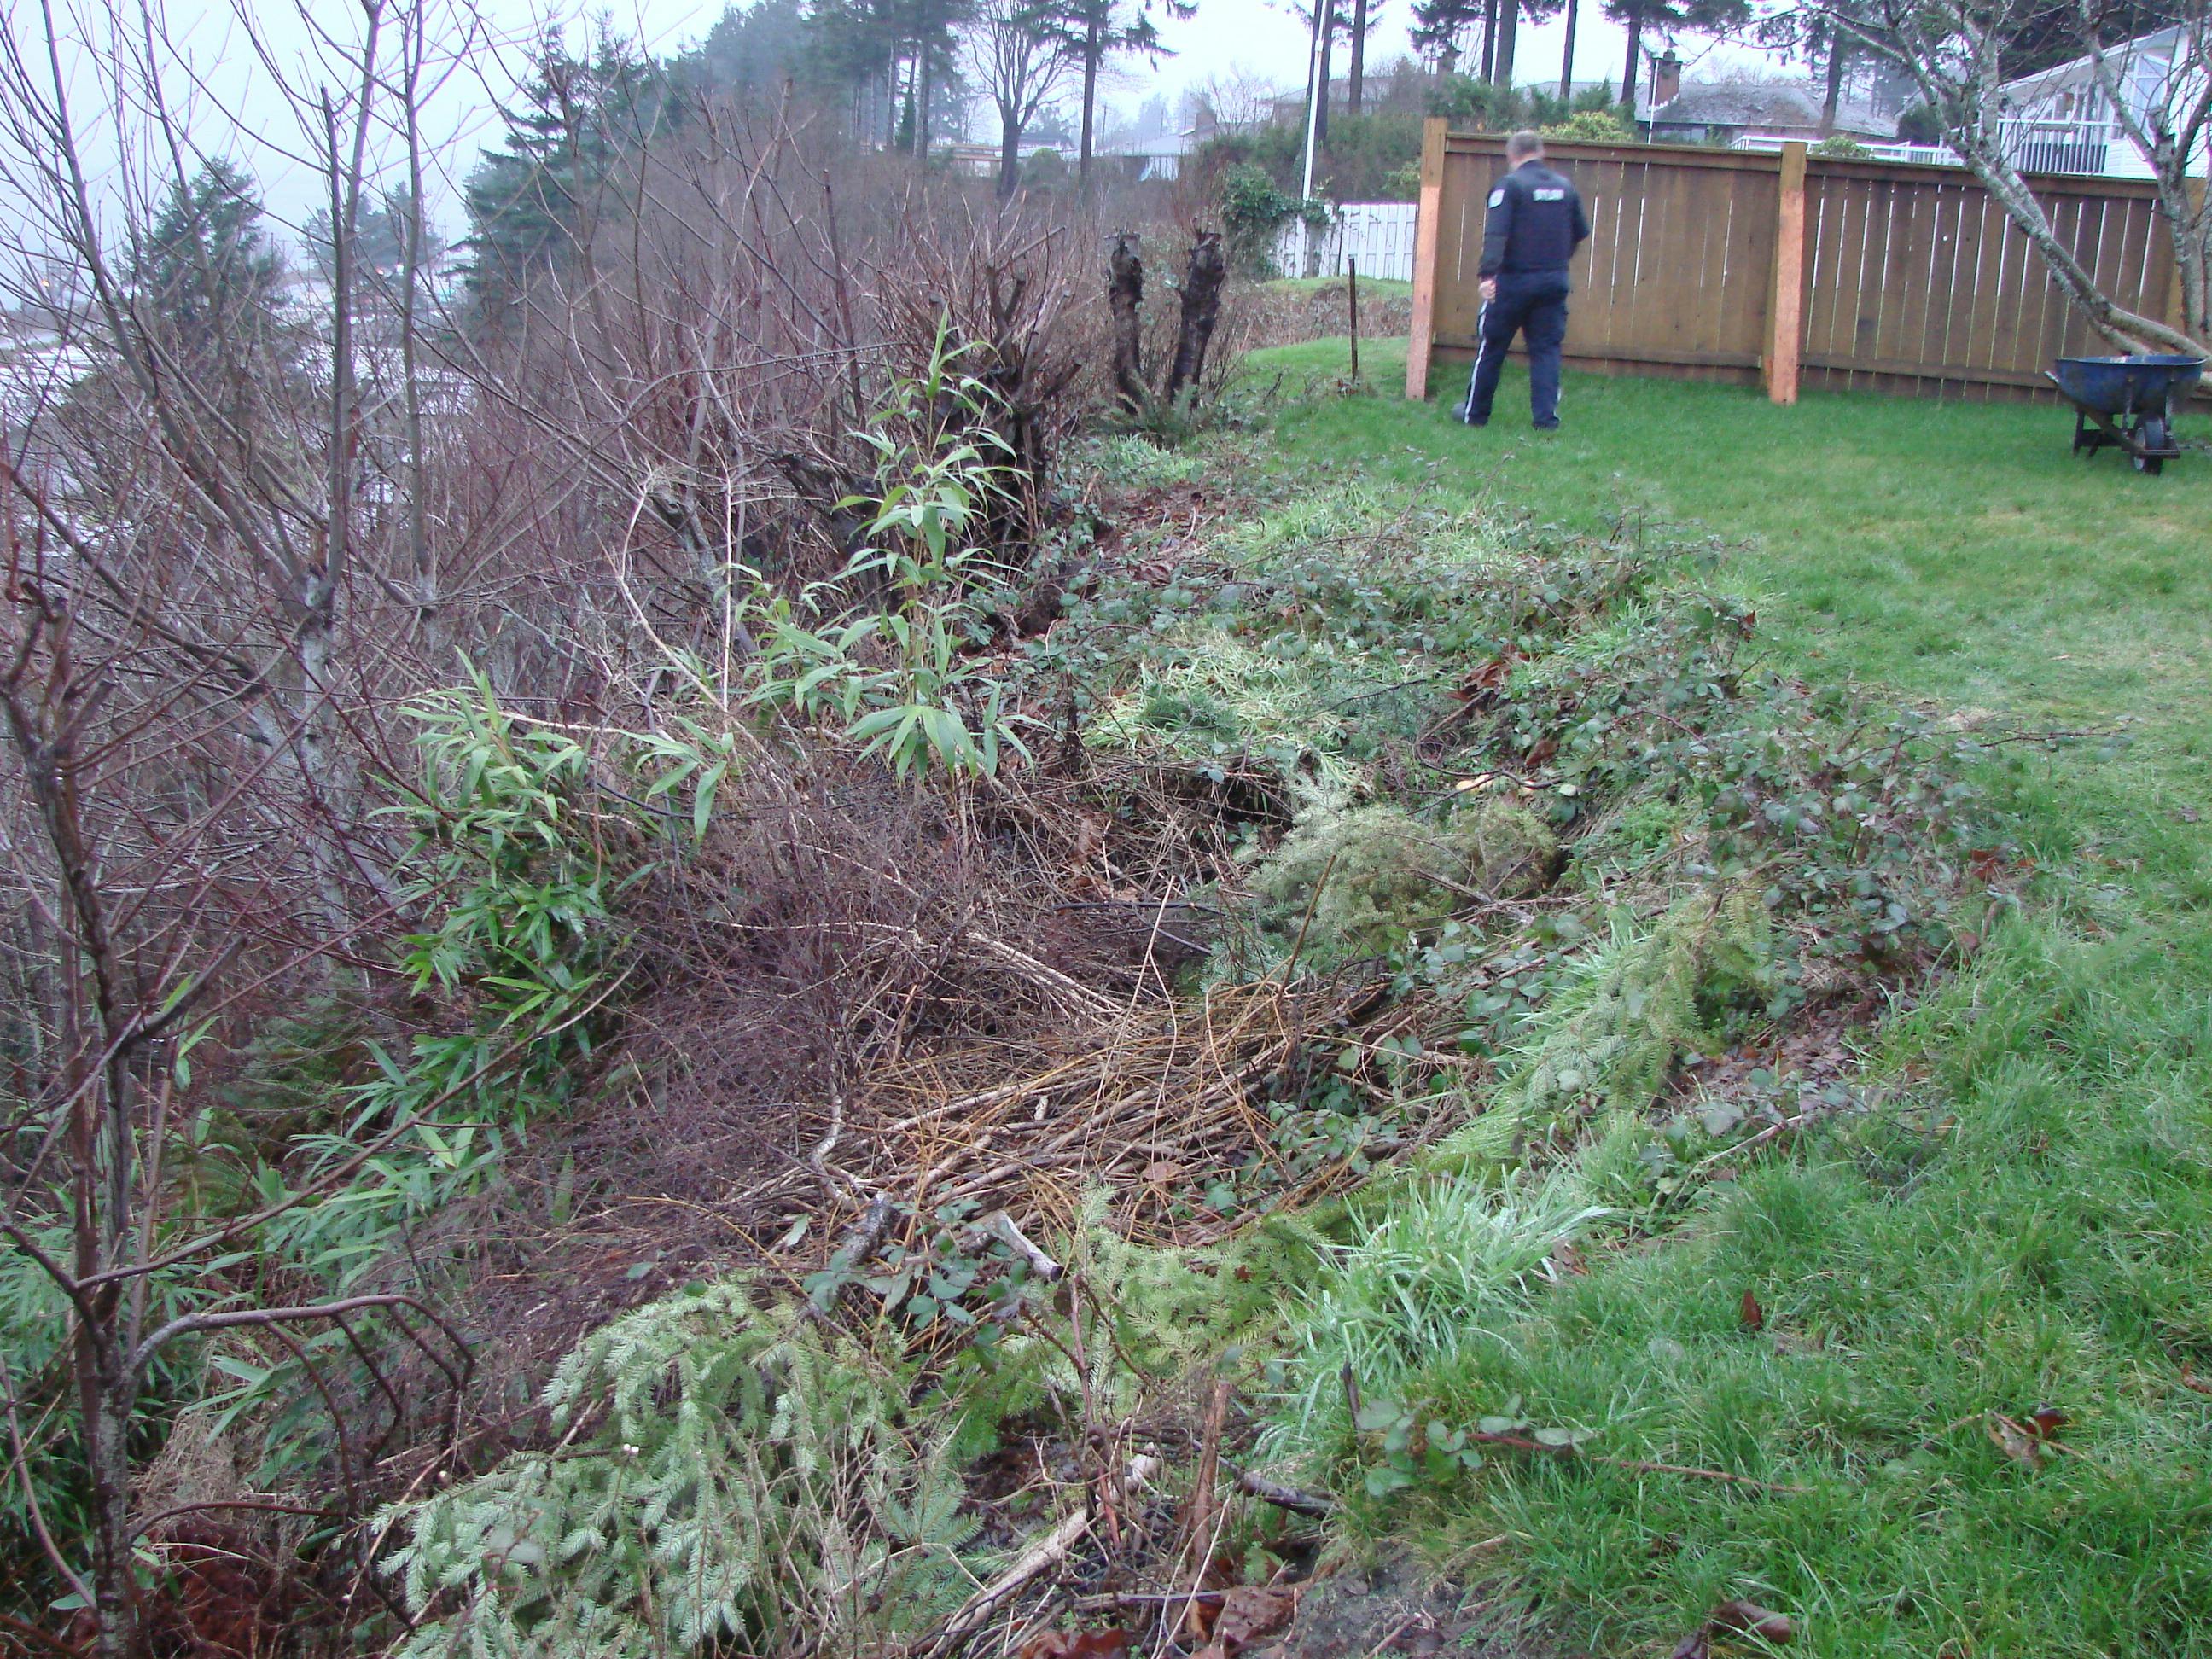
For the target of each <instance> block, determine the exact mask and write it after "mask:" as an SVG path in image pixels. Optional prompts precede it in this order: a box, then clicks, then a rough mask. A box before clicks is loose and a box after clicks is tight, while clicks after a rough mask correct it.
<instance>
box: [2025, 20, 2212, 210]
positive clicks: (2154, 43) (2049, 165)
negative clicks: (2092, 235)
mask: <svg viewBox="0 0 2212 1659" xmlns="http://www.w3.org/2000/svg"><path fill="white" fill-rule="evenodd" d="M2105 61H2106V65H2107V67H2108V68H2109V69H2110V70H2111V71H2112V75H2113V76H2114V77H2115V78H2116V79H2117V80H2118V82H2119V88H2120V92H2121V95H2122V97H2123V99H2124V106H2125V107H2126V109H2127V110H2128V111H2129V112H2131V113H2133V114H2134V115H2136V116H2137V117H2141V116H2142V115H2143V114H2144V113H2145V112H2147V111H2149V110H2152V109H2155V108H2158V107H2160V106H2164V107H2166V108H2167V109H2170V110H2172V111H2173V112H2176V113H2177V114H2178V113H2179V112H2180V111H2181V110H2182V109H2184V108H2185V107H2186V106H2187V105H2188V104H2189V102H2190V101H2191V100H2192V99H2194V98H2201V97H2203V95H2204V76H2205V65H2204V64H2203V60H2202V58H2192V56H2191V52H2190V51H2189V48H2188V43H2187V41H2186V40H2185V36H2184V30H2183V28H2182V27H2181V26H2179V25H2177V26H2176V27H2172V28H2166V29H2160V30H2159V31H2158V32H2157V33H2154V34H2146V35H2143V36H2142V37H2141V38H2140V39H2137V40H2130V41H2128V42H2126V43H2125V44H2124V45H2122V46H2113V47H2112V48H2110V49H2109V50H2107V51H2106V53H2105ZM2003 99H2004V114H2003V115H2002V118H2001V119H2000V122H1999V125H1998V133H1999V137H2000V141H2001V142H2002V143H2003V145H2004V146H2005V149H2007V150H2008V152H2009V153H2010V155H2011V156H2012V159H2013V161H2014V164H2015V166H2017V167H2020V168H2021V171H2022V172H2026V173H2102V174H2104V175H2105V176H2106V177H2108V178H2114V179H2148V178H2149V177H2150V176H2151V168H2150V163H2149V161H2148V160H2147V159H2146V158H2145V157H2144V155H2143V154H2142V150H2141V149H2139V148H2137V146H2136V144H2135V143H2134V142H2133V141H2132V140H2130V138H2129V137H2128V134H2127V130H2126V128H2125V127H2124V125H2122V124H2121V123H2120V121H2119V120H2118V119H2117V118H2115V115H2114V112H2113V110H2112V106H2111V104H2110V103H2109V102H2108V101H2107V100H2106V94H2105V88H2104V86H2103V84H2102V83H2101V82H2100V80H2099V77H2098V74H2097V70H2096V67H2095V65H2094V64H2093V63H2092V62H2091V60H2090V59H2089V58H2087V57H2081V58H2075V59H2074V60H2073V61H2072V62H2071V63H2067V64H2059V65H2057V67H2056V68H2054V69H2047V70H2044V71H2043V72H2042V73H2041V74H2039V75H2028V76H2021V78H2020V79H2019V80H2017V81H2011V82H2007V83H2006V84H2005V87H2004V90H2003ZM2204 165H2205V141H2204V140H2203V138H2202V137H2200V138H2199V140H2198V148H2197V154H2196V155H2195V156H2193V157H2192V158H2191V166H2192V169H2201V168H2202V167H2203V166H2204Z"/></svg>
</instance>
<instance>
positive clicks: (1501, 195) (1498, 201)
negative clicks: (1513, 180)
mask: <svg viewBox="0 0 2212 1659" xmlns="http://www.w3.org/2000/svg"><path fill="white" fill-rule="evenodd" d="M1490 205H1491V206H1492V207H1504V205H1505V191H1504V187H1503V186H1500V187H1499V188H1498V189H1497V190H1493V191H1491V192H1490Z"/></svg>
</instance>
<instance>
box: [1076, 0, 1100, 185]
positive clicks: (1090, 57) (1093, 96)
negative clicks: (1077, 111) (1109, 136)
mask: <svg viewBox="0 0 2212 1659" xmlns="http://www.w3.org/2000/svg"><path fill="white" fill-rule="evenodd" d="M1102 52H1103V46H1102V43H1101V42H1100V40H1099V38H1098V19H1097V15H1095V14H1094V15H1092V17H1091V21H1090V23H1089V24H1088V26H1086V27H1085V29H1084V32H1083V141H1082V144H1081V147H1080V148H1079V149H1078V150H1077V152H1076V162H1075V177H1076V181H1077V183H1079V184H1082V185H1088V184H1089V183H1090V182H1091V120H1092V118H1093V114H1094V112H1096V111H1097V107H1098V59H1099V57H1100V55H1101V53H1102Z"/></svg>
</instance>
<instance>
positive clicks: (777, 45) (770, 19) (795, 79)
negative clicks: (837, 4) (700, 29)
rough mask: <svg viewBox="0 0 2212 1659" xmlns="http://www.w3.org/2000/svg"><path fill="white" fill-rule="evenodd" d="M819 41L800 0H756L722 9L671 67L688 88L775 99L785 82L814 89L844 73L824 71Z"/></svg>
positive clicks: (738, 97) (745, 100)
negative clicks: (689, 48)
mask: <svg viewBox="0 0 2212 1659" xmlns="http://www.w3.org/2000/svg"><path fill="white" fill-rule="evenodd" d="M819 45H820V41H819V40H818V38H817V35H816V33H815V31H814V30H813V28H812V27H811V24H810V21H809V19H808V17H807V15H806V8H805V5H804V4H802V3H801V0H756V3H754V4H752V5H750V6H748V7H746V8H745V9H743V10H739V9H738V8H737V7H735V6H729V7H726V8H725V9H724V10H723V12H722V15H721V16H720V18H719V19H717V20H716V21H715V23H714V27H713V28H711V29H709V30H708V31H707V38H706V39H705V40H702V41H701V42H700V43H699V45H698V46H696V48H695V49H694V50H692V51H690V52H686V53H685V54H684V56H683V57H682V58H678V60H677V62H676V63H675V64H673V65H671V70H672V73H673V76H674V78H675V79H676V81H677V82H678V84H679V85H681V86H683V87H684V88H687V89H689V90H692V91H697V92H716V93H721V94H726V95H727V96H729V97H730V98H731V99H732V100H733V101H735V102H738V103H750V102H752V101H754V100H760V99H768V98H773V97H775V94H777V93H778V92H779V91H780V90H781V88H782V87H783V86H784V85H785V84H786V83H790V84H792V85H794V86H801V87H808V88H812V87H817V86H820V85H823V84H825V83H827V84H836V83H837V82H839V81H840V80H841V78H842V77H840V76H836V74H835V73H834V72H832V73H829V74H827V75H825V74H824V73H823V71H824V70H825V69H828V68H829V65H826V64H823V63H822V62H821V61H820V59H819V57H818V47H819Z"/></svg>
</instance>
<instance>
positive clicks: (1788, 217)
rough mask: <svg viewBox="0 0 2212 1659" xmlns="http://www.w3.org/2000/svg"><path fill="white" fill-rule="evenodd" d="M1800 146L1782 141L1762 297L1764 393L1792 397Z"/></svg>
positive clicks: (1799, 262) (1799, 304) (1779, 399)
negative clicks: (1770, 275) (1770, 259)
mask: <svg viewBox="0 0 2212 1659" xmlns="http://www.w3.org/2000/svg"><path fill="white" fill-rule="evenodd" d="M1804 313H1805V146H1804V144H1803V143H1800V142H1796V141H1792V142H1791V143H1786V144H1784V145H1783V147H1782V192H1781V197H1780V200H1779V204H1778V210H1777V212H1776V216H1775V222H1774V289H1773V291H1772V292H1771V294H1769V295H1767V298H1766V354H1765V358H1764V360H1763V361H1762V362H1761V365H1760V367H1761V370H1762V378H1763V379H1764V380H1765V382H1766V395H1767V396H1768V397H1769V398H1772V399H1773V400H1774V401H1775V402H1776V403H1778V404H1794V403H1796V401H1797V368H1798V355H1799V353H1801V352H1802V350H1803V349H1804V344H1805V314H1804Z"/></svg>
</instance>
